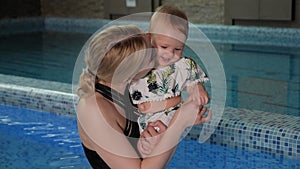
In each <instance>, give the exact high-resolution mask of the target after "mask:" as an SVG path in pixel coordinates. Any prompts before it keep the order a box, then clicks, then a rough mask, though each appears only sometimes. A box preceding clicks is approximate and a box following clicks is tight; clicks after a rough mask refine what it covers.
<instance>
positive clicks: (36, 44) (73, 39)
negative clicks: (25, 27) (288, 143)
mask: <svg viewBox="0 0 300 169" xmlns="http://www.w3.org/2000/svg"><path fill="white" fill-rule="evenodd" d="M90 35H91V34H87V33H72V32H34V33H25V34H16V35H1V36H0V74H6V75H15V76H20V77H28V78H34V79H42V80H48V81H54V82H61V83H66V84H71V82H72V73H73V67H74V63H75V61H76V59H77V56H78V54H79V52H80V49H81V48H82V46H83V44H84V43H85V41H86V40H87V39H88V38H89V36H90ZM241 38H242V37H241ZM212 43H213V45H214V47H215V48H216V51H217V52H218V54H219V56H220V59H221V61H222V64H223V67H224V72H225V74H226V84H227V89H225V90H226V91H227V98H226V106H230V107H235V108H246V109H250V110H260V111H266V112H273V113H279V114H289V115H294V116H300V47H282V46H271V45H255V44H238V43H234V44H231V43H220V42H214V41H213V42H212ZM185 53H187V54H188V55H192V53H191V52H189V51H188V50H186V51H185ZM204 68H205V67H204ZM8 80H9V81H11V78H8ZM8 80H7V81H8ZM0 82H1V81H0ZM2 82H3V81H2ZM5 82H6V81H4V83H5ZM12 83H13V84H17V83H16V82H15V81H12ZM20 85H22V86H30V85H33V83H32V81H29V83H28V84H26V83H25V81H24V80H22V82H21V84H20ZM34 87H38V88H39V87H40V88H44V87H48V88H49V85H39V83H38V84H36V86H34ZM70 88H71V87H70ZM206 88H207V89H208V91H210V84H209V83H208V84H206ZM54 89H55V90H60V88H57V87H56V88H54Z"/></svg>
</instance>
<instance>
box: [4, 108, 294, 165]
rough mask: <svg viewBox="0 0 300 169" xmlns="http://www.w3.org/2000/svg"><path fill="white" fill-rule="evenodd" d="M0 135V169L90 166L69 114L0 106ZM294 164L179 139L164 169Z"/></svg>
mask: <svg viewBox="0 0 300 169" xmlns="http://www.w3.org/2000/svg"><path fill="white" fill-rule="evenodd" d="M0 135H1V139H0V150H1V151H0V168H5V169H15V168H18V169H23V168H24V169H25V168H26V169H27V168H30V169H35V168H36V169H41V168H45V169H46V168H49V169H50V168H51V169H52V168H80V169H85V168H90V167H89V164H88V162H87V160H86V158H85V156H84V154H83V151H82V149H81V145H80V139H79V137H78V133H77V125H76V119H75V117H73V116H62V115H56V114H53V113H46V112H39V111H35V110H30V109H23V108H19V107H12V106H4V105H0ZM299 167H300V161H299V160H297V159H290V158H287V157H284V156H276V155H274V154H273V155H272V154H263V153H259V152H255V151H253V152H252V151H247V150H243V149H233V148H229V147H222V146H219V145H214V144H208V143H203V144H200V143H198V142H196V141H193V140H186V139H184V140H183V141H181V142H180V144H179V146H178V149H177V151H176V153H175V156H174V158H173V159H172V161H171V163H170V165H169V166H168V169H185V168H188V169H199V168H203V169H227V168H230V169H242V168H248V169H297V168H299Z"/></svg>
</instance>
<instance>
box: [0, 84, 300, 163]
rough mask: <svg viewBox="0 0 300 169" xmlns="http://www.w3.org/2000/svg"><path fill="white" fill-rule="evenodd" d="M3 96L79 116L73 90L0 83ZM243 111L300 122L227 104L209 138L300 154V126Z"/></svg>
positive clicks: (192, 135)
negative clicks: (271, 121) (267, 121)
mask: <svg viewBox="0 0 300 169" xmlns="http://www.w3.org/2000/svg"><path fill="white" fill-rule="evenodd" d="M0 96H1V98H0V99H1V101H0V104H4V105H9V106H17V107H22V108H29V109H34V110H39V111H44V112H50V113H56V114H61V115H67V116H76V103H77V101H78V97H77V96H76V95H74V94H72V93H66V92H59V91H53V90H48V89H41V88H35V87H26V86H19V85H12V84H5V83H0ZM241 114H246V115H248V116H250V117H257V118H260V117H266V116H268V117H270V118H271V117H272V118H273V119H286V118H290V119H292V120H294V121H299V122H300V117H295V116H294V117H291V116H289V115H280V114H276V113H275V114H274V113H273V114H271V113H270V112H262V111H253V110H247V109H236V108H232V107H226V108H225V110H224V113H223V116H222V118H221V121H220V122H219V123H215V124H218V125H217V126H213V128H214V129H215V130H214V132H213V133H212V135H211V136H210V137H209V139H208V140H207V141H206V142H210V143H213V144H218V145H222V146H229V147H236V148H242V149H250V150H255V151H260V152H264V153H269V154H277V155H282V156H288V157H290V158H299V157H300V149H299V148H300V132H299V131H300V130H299V128H293V127H290V126H282V125H281V126H279V125H276V123H274V124H263V123H261V121H260V122H259V121H258V122H255V121H251V119H250V121H249V119H243V118H242V117H243V116H242V115H241ZM252 120H253V119H252ZM296 124H297V123H296ZM298 124H299V123H298ZM201 131H202V125H197V126H194V127H193V128H192V129H191V130H190V131H189V133H188V134H187V135H186V137H185V138H187V139H191V140H198V138H199V135H200V133H201Z"/></svg>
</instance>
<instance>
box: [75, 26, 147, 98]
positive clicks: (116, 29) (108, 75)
mask: <svg viewBox="0 0 300 169" xmlns="http://www.w3.org/2000/svg"><path fill="white" fill-rule="evenodd" d="M149 46H150V45H149V43H148V41H147V39H146V37H145V35H144V34H143V33H142V31H141V30H140V29H139V28H138V27H137V26H133V25H126V26H124V25H123V26H122V25H120V26H110V27H108V28H106V29H104V30H102V31H101V32H98V33H96V34H95V35H94V36H93V37H92V39H91V41H90V42H89V43H88V46H87V49H86V51H85V62H86V68H85V69H84V70H83V72H82V74H81V75H80V81H79V88H78V90H77V94H78V95H79V96H80V97H84V96H87V95H90V94H93V93H94V91H95V83H97V82H98V81H99V80H102V81H105V82H108V83H115V84H116V83H122V82H124V81H126V80H129V78H130V77H131V76H133V75H135V74H136V73H137V72H138V71H139V70H140V69H141V68H143V66H145V65H146V64H148V62H150V61H151V60H152V54H151V53H149V50H146V49H147V48H149ZM129 56H130V57H129ZM127 58H129V59H130V60H129V59H127ZM124 61H126V63H125V64H126V65H125V64H124ZM122 62H123V63H122ZM121 63H122V64H121ZM116 70H117V71H116Z"/></svg>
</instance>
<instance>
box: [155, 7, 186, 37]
mask: <svg viewBox="0 0 300 169" xmlns="http://www.w3.org/2000/svg"><path fill="white" fill-rule="evenodd" d="M160 23H167V24H168V25H170V26H172V27H173V28H175V29H177V30H178V31H180V32H181V33H183V34H184V35H185V37H188V31H189V24H188V17H187V15H186V14H185V13H184V12H183V11H182V10H180V9H179V8H177V7H175V6H171V5H163V6H160V7H158V8H157V9H156V10H155V12H154V14H153V15H152V17H151V20H150V33H151V32H153V31H154V29H156V25H159V24H160ZM163 29H168V28H163Z"/></svg>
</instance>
